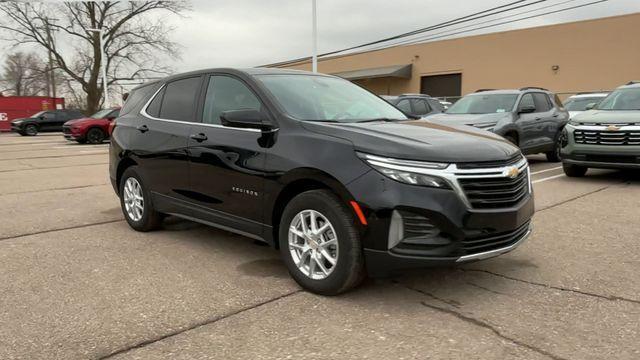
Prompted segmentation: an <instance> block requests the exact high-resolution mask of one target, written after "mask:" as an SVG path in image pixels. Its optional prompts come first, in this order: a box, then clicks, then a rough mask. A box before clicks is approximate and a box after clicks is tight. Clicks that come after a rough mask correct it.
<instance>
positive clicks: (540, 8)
mask: <svg viewBox="0 0 640 360" xmlns="http://www.w3.org/2000/svg"><path fill="white" fill-rule="evenodd" d="M576 1H579V0H566V1H563V2H559V3H556V4H552V5H546V6H542V7H539V8H537V9H531V10H527V11H522V12H519V13H515V14H511V15H507V16H502V17H498V18H495V19H490V20H486V21H481V22H477V23H475V24H471V25H466V26H460V27H457V28H454V29H448V30H445V31H440V32H436V33H433V34H429V35H428V36H426V38H429V37H431V36H433V35H440V34H447V33H449V32H450V31H457V30H462V29H468V28H471V27H474V26H478V25H482V24H488V23H492V22H495V21H499V20H504V19H509V18H513V17H516V16H520V15H524V14H530V13H533V12H536V11H540V10H544V9H549V8H553V7H557V6H560V5H564V4H568V3H571V2H576ZM424 39H425V37H420V38H414V39H407V40H403V41H399V42H396V43H393V44H389V45H388V46H378V47H373V48H369V49H366V50H365V51H372V50H378V49H384V48H387V47H392V46H398V45H406V44H415V43H417V42H419V41H424Z"/></svg>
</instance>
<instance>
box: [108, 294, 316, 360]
mask: <svg viewBox="0 0 640 360" xmlns="http://www.w3.org/2000/svg"><path fill="white" fill-rule="evenodd" d="M302 291H303V290H302V289H298V290H294V291H291V292H288V293H286V294H283V295H280V296H277V297H275V298H271V299H269V300H265V301H262V302H259V303H257V304H254V305H251V306H249V307H245V308H241V309H238V310H236V311H232V312H230V313H228V314H224V315H219V316H215V317H213V318H210V319H206V320H204V321H200V322H197V323H195V324H192V325H189V326H187V327H185V328H182V329H180V330H176V331H173V332H170V333H168V334H165V335H162V336H159V337H156V338H153V339H148V340H143V341H141V342H139V343H136V344H134V345H131V346H127V347H125V348H122V349H118V350H116V351H114V352H111V353H109V354H107V355H104V356H101V357H99V358H98V360H103V359H109V358H111V357H114V356H116V355H120V354H124V353H127V352H129V351H132V350H136V349H140V348H143V347H145V346H147V345H150V344H153V343H156V342H158V341H162V340H165V339H167V338H170V337H173V336H177V335H180V334H182V333H185V332H188V331H191V330H195V329H198V328H200V327H203V326H206V325H211V324H214V323H216V322H218V321H220V320H224V319H227V318H230V317H232V316H235V315H238V314H241V313H243V312H245V311H249V310H253V309H257V308H259V307H261V306H264V305H268V304H271V303H273V302H276V301H278V300H281V299H284V298H286V297H289V296H292V295H295V294H298V293H300V292H302Z"/></svg>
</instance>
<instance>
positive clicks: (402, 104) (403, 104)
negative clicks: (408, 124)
mask: <svg viewBox="0 0 640 360" xmlns="http://www.w3.org/2000/svg"><path fill="white" fill-rule="evenodd" d="M396 106H397V107H398V109H400V110H402V111H404V112H405V113H407V114H411V104H409V100H407V99H403V100H400V101H399V102H398V105H396Z"/></svg>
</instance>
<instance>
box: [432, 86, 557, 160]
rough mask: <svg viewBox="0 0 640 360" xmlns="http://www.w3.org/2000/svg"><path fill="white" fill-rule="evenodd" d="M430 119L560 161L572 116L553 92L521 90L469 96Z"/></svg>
mask: <svg viewBox="0 0 640 360" xmlns="http://www.w3.org/2000/svg"><path fill="white" fill-rule="evenodd" d="M428 120H430V121H433V122H437V123H441V124H448V125H471V126H475V127H477V128H480V129H484V130H488V131H491V132H493V133H496V134H498V135H501V136H504V138H505V139H507V140H509V141H510V142H512V143H514V144H516V145H518V146H519V147H520V149H521V150H522V152H523V153H524V154H527V155H528V154H537V153H545V154H546V156H547V160H549V161H552V162H557V161H560V142H559V140H560V135H561V134H562V129H563V128H564V126H565V125H566V124H567V122H568V121H569V113H568V112H567V110H565V108H564V106H563V105H562V102H561V101H560V99H559V98H558V97H557V96H556V95H555V94H553V93H552V92H550V91H548V90H546V89H543V88H537V87H526V88H522V89H519V90H479V91H477V92H475V93H473V94H469V95H466V96H465V97H463V98H462V99H460V100H458V101H457V102H456V103H455V104H453V105H452V106H451V107H449V109H447V111H446V112H445V113H444V114H439V115H433V116H429V117H428Z"/></svg>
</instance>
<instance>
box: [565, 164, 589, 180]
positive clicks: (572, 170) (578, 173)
mask: <svg viewBox="0 0 640 360" xmlns="http://www.w3.org/2000/svg"><path fill="white" fill-rule="evenodd" d="M562 170H564V173H565V175H567V176H568V177H583V176H584V175H585V174H586V173H587V170H589V168H587V167H584V166H580V165H573V164H562Z"/></svg>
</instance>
